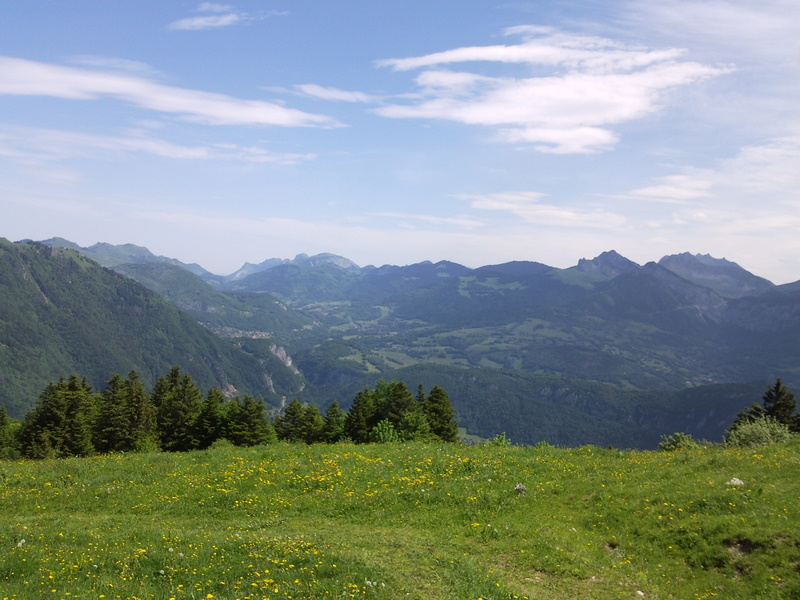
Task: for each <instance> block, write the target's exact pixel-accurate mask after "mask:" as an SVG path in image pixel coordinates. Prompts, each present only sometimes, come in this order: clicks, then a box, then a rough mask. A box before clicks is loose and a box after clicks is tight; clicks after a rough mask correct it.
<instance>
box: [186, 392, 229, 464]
mask: <svg viewBox="0 0 800 600" xmlns="http://www.w3.org/2000/svg"><path fill="white" fill-rule="evenodd" d="M226 408H230V407H226V405H225V396H223V395H222V392H220V391H219V389H218V388H211V389H210V390H208V394H206V398H205V400H203V405H202V407H201V408H200V414H199V415H198V416H197V420H196V421H195V434H194V436H195V439H196V440H197V447H198V448H199V449H201V450H204V449H206V448H208V447H210V446H211V444H213V443H214V442H216V441H217V440H218V439H220V438H222V437H224V436H225V434H226V431H227V426H228V422H227V421H228V414H227V411H226Z"/></svg>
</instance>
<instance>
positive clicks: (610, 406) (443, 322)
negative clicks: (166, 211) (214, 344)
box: [48, 240, 800, 446]
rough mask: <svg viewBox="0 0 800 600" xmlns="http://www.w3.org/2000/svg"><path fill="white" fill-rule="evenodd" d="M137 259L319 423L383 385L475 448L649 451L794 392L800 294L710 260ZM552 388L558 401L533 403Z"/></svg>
mask: <svg viewBox="0 0 800 600" xmlns="http://www.w3.org/2000/svg"><path fill="white" fill-rule="evenodd" d="M52 242H53V240H50V241H48V243H52ZM134 248H138V247H134ZM98 251H100V252H105V253H106V259H105V260H109V261H110V260H112V259H113V257H116V256H119V255H120V254H124V252H122V250H119V249H118V250H115V249H114V247H108V246H107V245H99V244H98V245H95V246H93V247H92V252H98ZM126 251H131V248H129V247H126ZM134 254H135V255H136V260H133V261H132V262H129V263H118V262H117V263H115V264H114V268H115V269H117V270H118V271H120V272H124V273H125V274H126V275H128V276H130V277H133V278H135V279H137V280H138V281H140V282H141V283H143V284H144V285H146V286H148V287H150V288H151V289H153V290H155V291H157V292H158V293H159V294H161V295H162V296H163V297H164V298H167V299H169V300H170V301H171V302H173V303H174V304H175V305H176V306H178V307H181V308H182V309H184V310H186V311H188V312H189V314H191V315H192V316H193V317H194V318H195V319H197V320H198V321H199V322H201V323H203V324H205V325H206V326H207V327H209V328H210V329H211V330H213V331H216V332H218V333H220V334H222V335H230V336H239V337H238V339H237V340H236V342H237V343H238V344H240V345H242V346H244V347H247V348H248V349H249V350H250V351H251V352H254V351H256V352H261V353H262V354H264V353H269V351H277V352H278V353H279V354H280V355H281V359H282V360H283V361H284V363H285V364H291V366H292V368H296V369H298V370H299V374H298V373H294V374H293V377H295V378H297V379H295V380H293V381H295V382H296V381H298V380H299V379H300V378H302V382H303V383H304V387H303V388H302V391H297V393H296V394H292V395H295V396H297V397H299V398H300V399H301V400H303V401H309V402H314V403H316V404H318V405H319V406H320V407H321V408H324V407H326V406H327V405H328V404H330V403H331V402H332V401H333V400H337V401H339V402H340V403H341V404H343V405H345V406H346V405H347V403H348V402H349V401H350V400H351V399H352V397H353V394H354V393H355V392H357V391H358V389H359V388H361V387H363V386H365V385H372V384H374V382H375V381H376V380H377V379H378V378H381V377H383V378H387V379H401V380H403V381H405V382H406V384H407V385H409V387H414V386H416V384H417V383H420V382H421V383H425V384H426V385H434V384H437V385H443V384H444V385H445V387H447V383H448V382H449V384H450V385H451V386H454V388H455V393H451V397H452V398H453V403H454V406H456V410H457V412H458V413H459V419H460V420H461V421H462V425H464V426H466V427H468V428H469V429H470V430H471V431H475V432H479V433H481V434H485V435H493V434H496V433H499V432H500V431H507V432H508V433H509V434H511V433H512V432H513V433H514V435H515V436H517V437H518V438H519V441H527V442H531V443H534V442H535V441H537V439H548V440H549V441H552V442H553V443H561V444H574V443H581V442H584V443H585V442H588V441H592V442H593V443H602V442H603V441H604V440H605V442H606V443H613V444H619V445H625V444H626V440H627V441H628V442H627V443H628V444H632V445H648V446H652V444H653V443H654V442H653V440H657V439H658V436H659V435H660V434H664V433H673V432H674V431H675V430H678V429H681V430H685V431H692V432H693V433H694V434H696V435H698V436H699V437H710V438H717V437H719V436H720V435H721V431H722V430H724V427H725V425H726V424H727V423H726V420H730V419H732V418H733V416H735V414H736V412H737V411H738V410H741V409H742V408H744V407H746V406H748V405H750V404H751V403H752V402H753V401H755V400H757V399H758V396H759V394H758V393H756V391H757V390H758V389H761V388H763V387H764V386H765V385H766V384H767V383H768V382H769V381H771V380H772V379H774V378H775V377H782V378H783V379H784V381H786V383H787V384H788V385H790V386H797V385H800V342H798V340H800V287H798V286H797V285H784V286H774V285H773V284H771V283H770V282H768V281H766V280H764V279H763V278H760V277H757V276H755V275H753V274H751V273H749V272H747V271H746V270H744V269H742V268H741V267H739V266H738V265H736V264H735V263H732V262H729V261H727V260H724V259H714V258H711V257H710V256H707V255H706V256H701V255H695V256H693V255H689V254H681V255H675V256H672V257H664V258H663V259H661V260H660V261H659V262H657V263H656V262H651V263H647V264H645V265H641V266H640V265H638V264H636V263H634V262H633V261H630V260H629V259H627V258H625V257H623V256H621V255H619V254H618V253H616V252H614V251H609V252H604V253H603V254H601V255H599V256H597V257H595V258H593V259H581V260H580V261H579V262H578V264H577V265H576V266H574V267H571V268H568V269H557V268H553V267H550V266H548V265H544V264H541V263H537V262H531V261H514V262H510V263H505V264H500V265H487V266H483V267H480V268H477V269H470V268H468V267H465V266H463V265H458V264H456V263H452V262H447V261H441V262H438V263H431V262H427V261H426V262H422V263H418V264H414V265H408V266H392V265H384V266H381V267H374V266H368V267H364V268H359V267H357V266H356V265H354V264H353V263H352V262H351V261H348V260H347V259H344V258H342V257H337V256H334V255H330V254H323V255H317V256H313V257H308V256H306V255H300V256H298V257H297V258H295V259H294V260H283V259H268V260H266V261H263V262H261V263H258V264H254V265H251V264H246V265H245V266H244V267H242V269H240V270H238V271H237V272H236V273H234V274H232V275H230V276H227V277H222V276H211V275H210V274H207V273H203V272H198V273H197V274H196V275H194V274H191V273H189V272H188V271H187V270H186V267H185V266H181V265H180V264H176V263H177V261H175V262H172V261H171V259H165V258H164V257H155V256H153V255H152V254H150V255H149V258H148V253H146V252H142V251H141V249H139V250H137V251H136V252H134ZM201 278H202V279H203V280H205V282H204V281H201ZM186 368H187V369H188V370H190V371H191V369H192V366H191V365H187V366H186ZM417 377H418V378H419V381H417V380H415V378H417ZM436 377H439V378H441V381H437V380H435V379H436ZM548 377H551V378H553V377H555V378H556V379H555V380H554V381H558V382H560V383H559V384H558V386H557V388H558V389H559V390H561V391H559V392H553V393H552V394H550V395H548V394H547V393H544V392H541V390H542V389H545V388H551V387H552V386H551V385H550V384H547V385H545V384H542V381H545V380H546V379H547V378H548ZM542 378H544V379H542ZM753 382H755V383H754V384H753V385H752V386H751V385H750V384H752V383H753ZM603 384H609V385H608V387H603ZM727 384H731V385H734V386H736V385H741V386H742V387H741V389H738V388H735V387H733V388H731V387H725V385H727ZM285 387H286V388H288V387H290V386H289V385H288V383H287V385H286V386H285ZM576 389H578V390H580V391H579V393H578V392H575V390H576ZM298 390H299V386H298ZM570 390H571V391H570ZM754 390H756V391H754ZM673 392H674V393H673ZM694 392H696V393H694ZM611 397H613V398H614V399H613V401H612V400H607V399H608V398H611ZM558 398H573V399H574V402H573V403H572V404H570V403H567V404H563V403H562V404H559V403H558V402H556V400H557V399H558ZM554 402H555V404H554Z"/></svg>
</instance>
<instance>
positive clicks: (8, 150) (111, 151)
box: [0, 125, 316, 181]
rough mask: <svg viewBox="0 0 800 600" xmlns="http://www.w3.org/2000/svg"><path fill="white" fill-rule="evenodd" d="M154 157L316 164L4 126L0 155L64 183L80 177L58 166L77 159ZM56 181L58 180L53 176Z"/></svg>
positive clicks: (250, 152)
mask: <svg viewBox="0 0 800 600" xmlns="http://www.w3.org/2000/svg"><path fill="white" fill-rule="evenodd" d="M132 153H137V154H150V155H153V156H158V157H161V158H169V159H178V160H225V161H238V162H247V163H277V164H284V165H292V164H297V163H300V162H305V161H309V160H313V159H314V158H315V157H316V155H314V154H296V153H281V152H272V151H270V150H268V149H266V148H263V147H258V146H240V145H236V144H222V143H220V144H214V145H208V146H186V145H181V144H175V143H173V142H169V141H167V140H163V139H159V138H157V137H153V136H152V135H149V134H145V133H143V132H133V133H131V134H129V135H122V136H111V135H90V134H83V133H76V132H72V131H62V130H55V129H37V128H29V127H15V126H2V125H0V156H4V157H6V158H11V159H13V160H15V161H16V162H17V164H20V165H24V166H25V167H26V168H27V170H28V171H30V172H34V173H44V172H47V173H55V174H56V175H57V174H59V173H65V174H69V177H67V175H63V176H59V177H58V178H60V179H62V180H63V181H71V180H72V179H74V178H75V175H74V172H73V171H69V170H65V169H63V168H53V167H52V166H48V167H47V168H46V169H45V168H44V165H52V164H53V163H58V162H62V161H70V160H75V159H87V158H88V159H93V160H114V159H122V158H124V157H125V156H127V155H129V154H132ZM48 178H50V179H51V180H55V179H56V177H55V176H53V177H50V176H48Z"/></svg>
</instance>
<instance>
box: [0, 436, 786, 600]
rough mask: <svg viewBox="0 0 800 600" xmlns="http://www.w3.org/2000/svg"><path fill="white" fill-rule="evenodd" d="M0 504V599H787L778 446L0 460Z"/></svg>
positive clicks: (336, 448) (290, 451)
mask: <svg viewBox="0 0 800 600" xmlns="http://www.w3.org/2000/svg"><path fill="white" fill-rule="evenodd" d="M517 483H522V484H523V485H524V487H525V490H526V491H524V492H523V491H519V490H517V489H515V485H516V484H517ZM0 514H1V515H2V517H0V544H2V551H1V552H0V599H3V600H7V599H12V598H13V599H15V600H31V599H40V598H45V599H64V600H72V599H76V598H85V599H96V598H108V599H116V598H119V599H151V598H152V599H158V600H169V599H175V600H188V599H201V598H205V599H211V598H217V599H231V600H233V599H241V600H256V599H258V600H261V599H265V598H269V599H288V598H294V599H307V598H341V599H344V598H375V599H381V598H387V599H388V598H392V599H396V598H410V599H420V600H421V599H425V600H429V599H434V600H435V599H454V600H455V599H458V600H466V599H473V600H477V599H479V598H483V599H484V600H494V599H513V598H529V599H531V600H533V599H571V598H581V599H585V598H594V599H598V600H600V599H603V600H608V599H615V598H674V599H680V600H686V599H701V598H714V597H717V598H725V599H729V598H734V599H735V598H742V599H744V598H747V599H753V598H786V599H789V598H798V597H800V445H798V443H797V442H792V443H790V444H788V445H778V446H770V447H766V448H757V449H726V448H723V447H721V446H714V447H711V448H699V449H696V450H688V451H678V452H635V451H622V452H620V451H617V450H609V449H600V448H595V447H584V448H579V449H572V450H568V449H558V448H553V447H551V446H547V445H541V446H537V447H533V448H520V447H510V448H502V447H490V446H482V447H464V446H459V445H454V444H443V445H423V444H411V445H400V444H383V445H363V446H355V445H349V444H340V445H333V446H326V445H315V446H305V445H275V446H270V447H257V448H250V449H243V448H233V447H224V446H223V447H218V448H214V449H211V450H208V451H199V452H193V453H188V454H177V453H176V454H159V453H154V454H128V455H112V456H102V457H95V458H88V459H70V460H57V461H42V462H0Z"/></svg>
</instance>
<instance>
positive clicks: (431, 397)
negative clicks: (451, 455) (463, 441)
mask: <svg viewBox="0 0 800 600" xmlns="http://www.w3.org/2000/svg"><path fill="white" fill-rule="evenodd" d="M423 406H424V408H425V414H426V415H427V417H428V422H429V423H430V426H431V431H432V432H433V433H434V434H435V435H437V436H438V437H439V438H440V439H441V440H442V441H445V442H456V441H458V423H456V414H455V412H454V411H453V406H452V405H451V403H450V397H449V396H448V395H447V392H446V391H444V390H443V389H442V388H440V387H439V386H438V385H435V386H433V388H432V389H431V392H430V394H428V399H427V400H426V401H425V404H424V405H423Z"/></svg>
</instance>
